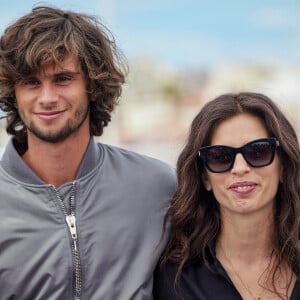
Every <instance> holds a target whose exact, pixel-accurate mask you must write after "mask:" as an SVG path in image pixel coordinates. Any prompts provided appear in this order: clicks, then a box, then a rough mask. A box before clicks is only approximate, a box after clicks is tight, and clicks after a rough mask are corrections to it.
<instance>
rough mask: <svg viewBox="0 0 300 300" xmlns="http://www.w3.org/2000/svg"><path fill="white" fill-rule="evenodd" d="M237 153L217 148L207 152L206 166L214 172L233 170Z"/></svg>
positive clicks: (225, 148)
mask: <svg viewBox="0 0 300 300" xmlns="http://www.w3.org/2000/svg"><path fill="white" fill-rule="evenodd" d="M234 156H235V153H234V152H233V151H232V149H230V148H227V147H223V146H217V147H212V148H210V149H209V150H208V151H207V152H206V164H207V166H208V168H209V169H210V170H211V171H213V172H225V171H227V170H229V169H230V168H231V165H232V162H233V160H234Z"/></svg>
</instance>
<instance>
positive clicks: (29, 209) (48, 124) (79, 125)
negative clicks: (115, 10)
mask: <svg viewBox="0 0 300 300" xmlns="http://www.w3.org/2000/svg"><path fill="white" fill-rule="evenodd" d="M0 43H1V44H0V108H1V109H2V110H3V111H4V112H6V118H7V128H6V129H7V132H8V133H9V134H11V135H12V136H13V137H12V139H11V140H10V142H9V143H8V145H7V147H6V150H5V152H4V154H3V157H2V161H1V166H0V298H1V300H7V299H18V300H38V299H40V300H41V299H42V300H46V299H51V300H69V299H70V300H71V299H72V300H73V299H82V300H83V299H85V300H101V299H105V300H110V299H111V300H118V299H120V300H126V299H131V300H134V299H135V300H141V299H151V298H152V296H151V294H152V272H153V269H154V267H155V264H156V263H157V261H158V259H159V256H160V254H161V251H162V247H163V243H159V240H160V236H161V227H162V221H163V217H164V212H165V208H166V207H167V205H168V202H169V200H170V199H171V197H172V194H173V192H174V190H175V186H176V181H175V176H174V173H173V170H172V169H171V168H170V167H169V166H167V165H166V164H164V163H162V162H160V161H158V160H155V159H151V158H147V157H145V156H142V155H138V154H135V153H132V152H129V151H126V150H122V149H119V148H116V147H112V146H108V145H104V144H101V143H99V144H97V143H95V142H94V141H93V136H100V135H101V134H102V132H103V127H105V126H106V125H107V124H108V122H109V121H110V115H111V112H112V111H113V109H114V106H115V104H116V102H117V100H118V98H119V96H120V94H121V86H122V84H123V83H124V71H123V70H124V69H123V68H122V62H121V60H120V59H119V58H118V56H117V52H116V47H115V44H114V41H113V38H112V37H111V36H110V35H109V34H108V32H107V30H105V29H104V28H103V26H101V24H99V23H98V21H97V20H96V19H94V18H92V17H90V16H87V15H83V14H78V13H74V12H68V11H62V10H59V9H54V8H49V7H37V8H35V9H33V10H32V12H30V13H29V14H27V15H25V16H23V17H22V18H20V19H19V20H17V21H16V22H15V23H14V24H12V25H10V26H9V27H8V28H7V29H6V31H5V32H4V34H3V36H2V37H1V41H0Z"/></svg>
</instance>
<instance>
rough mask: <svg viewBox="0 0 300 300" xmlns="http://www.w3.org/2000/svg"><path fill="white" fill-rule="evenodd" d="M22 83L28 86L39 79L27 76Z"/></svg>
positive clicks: (35, 83)
mask: <svg viewBox="0 0 300 300" xmlns="http://www.w3.org/2000/svg"><path fill="white" fill-rule="evenodd" d="M22 83H23V84H24V85H28V86H36V85H38V84H39V81H38V80H37V79H35V78H27V79H24V80H22Z"/></svg>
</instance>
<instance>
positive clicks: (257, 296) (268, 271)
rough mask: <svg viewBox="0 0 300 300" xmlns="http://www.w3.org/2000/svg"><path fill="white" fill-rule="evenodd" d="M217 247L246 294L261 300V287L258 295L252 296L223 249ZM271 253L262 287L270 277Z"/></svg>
mask: <svg viewBox="0 0 300 300" xmlns="http://www.w3.org/2000/svg"><path fill="white" fill-rule="evenodd" d="M219 246H220V249H221V250H222V252H223V254H224V257H225V258H226V260H227V262H228V263H229V265H230V267H231V269H232V271H233V273H234V274H235V276H236V277H237V278H238V279H239V281H240V283H241V284H242V286H243V287H244V288H245V289H246V291H247V292H248V294H249V295H250V297H251V298H253V300H262V299H261V295H262V292H263V288H264V287H263V286H261V289H260V291H259V293H258V295H256V296H255V295H253V293H252V292H251V289H250V287H249V286H248V285H247V284H246V283H245V282H244V281H243V279H242V278H241V276H240V275H239V273H238V271H237V270H236V269H235V267H234V266H233V264H232V262H231V260H230V259H229V258H228V255H227V254H226V252H225V250H224V248H223V247H222V245H221V243H219ZM273 252H274V250H272V252H271V255H270V260H269V262H268V266H267V269H266V270H267V274H266V278H265V280H264V285H265V284H266V282H267V281H268V278H269V275H270V271H271V268H270V264H271V260H272V256H273ZM266 270H264V271H263V272H262V273H261V274H260V276H259V277H258V281H259V278H261V276H262V275H263V274H264V272H265V271H266Z"/></svg>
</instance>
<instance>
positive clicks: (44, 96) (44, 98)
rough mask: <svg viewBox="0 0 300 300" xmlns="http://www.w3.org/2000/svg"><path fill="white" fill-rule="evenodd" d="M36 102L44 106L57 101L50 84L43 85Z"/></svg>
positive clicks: (56, 95)
mask: <svg viewBox="0 0 300 300" xmlns="http://www.w3.org/2000/svg"><path fill="white" fill-rule="evenodd" d="M38 100H39V102H40V103H41V104H44V105H47V104H53V103H56V102H57V100H58V94H57V91H56V88H55V87H54V86H53V85H52V84H51V83H43V84H42V85H41V89H40V94H39V99H38Z"/></svg>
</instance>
